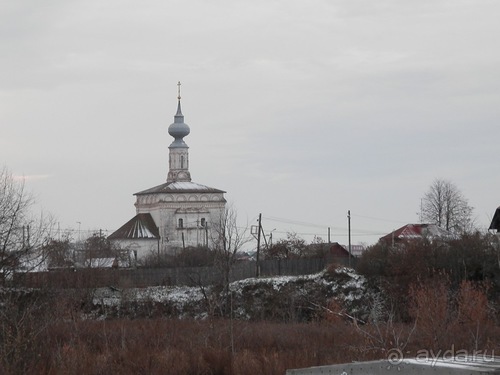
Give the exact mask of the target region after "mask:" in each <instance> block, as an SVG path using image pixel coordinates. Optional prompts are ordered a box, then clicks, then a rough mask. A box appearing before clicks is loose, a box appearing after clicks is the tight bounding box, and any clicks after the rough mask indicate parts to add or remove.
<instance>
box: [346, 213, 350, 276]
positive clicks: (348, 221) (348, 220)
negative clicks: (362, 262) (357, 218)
mask: <svg viewBox="0 0 500 375" xmlns="http://www.w3.org/2000/svg"><path fill="white" fill-rule="evenodd" d="M347 231H348V234H349V267H351V210H349V211H347Z"/></svg>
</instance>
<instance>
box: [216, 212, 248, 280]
mask: <svg viewBox="0 0 500 375" xmlns="http://www.w3.org/2000/svg"><path fill="white" fill-rule="evenodd" d="M237 221H238V214H237V212H236V209H235V208H234V206H232V205H229V206H228V207H225V208H224V210H222V211H221V212H220V215H218V217H216V218H215V222H213V223H212V227H211V232H210V233H211V240H212V244H211V248H212V250H213V251H214V253H215V258H216V261H215V262H216V264H217V266H218V267H219V268H220V269H221V270H222V271H223V274H224V277H225V279H226V282H229V276H230V271H231V267H232V265H233V264H234V262H235V259H236V253H237V252H238V250H241V248H242V247H243V246H244V245H245V244H246V243H248V242H249V241H250V236H248V228H247V227H245V228H240V227H238V223H237Z"/></svg>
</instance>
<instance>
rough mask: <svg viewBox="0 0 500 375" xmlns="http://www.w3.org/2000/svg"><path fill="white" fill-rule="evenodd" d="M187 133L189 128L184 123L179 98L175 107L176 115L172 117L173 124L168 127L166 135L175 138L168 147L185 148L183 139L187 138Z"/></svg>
mask: <svg viewBox="0 0 500 375" xmlns="http://www.w3.org/2000/svg"><path fill="white" fill-rule="evenodd" d="M189 132H190V130H189V126H188V124H186V123H185V122H184V115H183V114H182V111H181V98H180V96H179V104H178V105H177V113H176V114H175V116H174V123H173V124H171V125H170V126H169V127H168V134H170V135H171V136H172V137H174V138H175V139H174V141H173V142H172V144H171V145H170V146H169V147H187V145H186V143H185V142H184V139H183V138H184V137H185V136H187V135H188V134H189Z"/></svg>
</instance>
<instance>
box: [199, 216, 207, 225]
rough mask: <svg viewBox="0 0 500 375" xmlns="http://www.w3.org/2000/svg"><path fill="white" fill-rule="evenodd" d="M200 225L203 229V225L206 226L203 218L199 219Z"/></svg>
mask: <svg viewBox="0 0 500 375" xmlns="http://www.w3.org/2000/svg"><path fill="white" fill-rule="evenodd" d="M200 225H201V226H202V227H203V228H205V225H207V222H206V220H205V218H204V217H202V218H201V220H200Z"/></svg>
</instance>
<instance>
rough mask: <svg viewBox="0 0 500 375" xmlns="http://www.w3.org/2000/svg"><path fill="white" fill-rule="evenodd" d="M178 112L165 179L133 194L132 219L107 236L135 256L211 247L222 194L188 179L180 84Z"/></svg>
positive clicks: (171, 130) (222, 203) (222, 206)
mask: <svg viewBox="0 0 500 375" xmlns="http://www.w3.org/2000/svg"><path fill="white" fill-rule="evenodd" d="M178 86H179V91H178V97H177V100H178V103H177V113H176V114H175V116H174V122H173V123H172V124H171V125H170V126H169V128H168V133H169V134H170V135H171V136H172V137H173V138H174V141H173V142H172V143H171V144H170V146H169V147H168V149H169V169H168V174H167V181H166V182H165V183H163V184H161V185H158V186H155V187H152V188H150V189H147V190H143V191H140V192H138V193H135V194H134V195H135V196H136V203H135V207H136V215H135V216H134V217H133V218H132V219H131V220H129V221H128V222H127V223H126V224H124V225H123V226H122V227H121V228H119V229H118V230H116V231H115V232H114V233H112V234H111V235H110V236H109V239H110V240H111V241H113V242H115V243H117V244H119V245H120V246H121V247H122V248H124V249H128V250H129V251H131V252H132V253H133V254H134V255H135V256H136V257H137V258H143V257H146V256H148V255H150V254H160V253H168V254H175V253H176V252H177V251H179V250H182V249H183V248H186V247H188V246H210V243H211V238H212V236H211V227H212V224H215V223H217V220H218V219H219V218H220V216H221V214H222V213H223V211H224V209H225V205H226V199H225V198H224V193H225V191H223V190H219V189H215V188H211V187H208V186H205V185H201V184H198V183H195V182H192V181H191V174H190V173H189V147H188V145H187V144H186V143H185V142H184V137H186V136H187V135H188V134H189V133H190V129H189V126H188V125H187V124H186V123H185V122H184V115H183V114H182V111H181V96H180V82H179V84H178Z"/></svg>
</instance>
